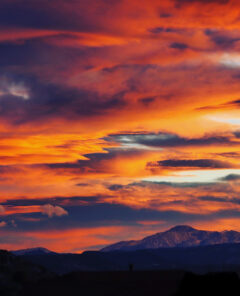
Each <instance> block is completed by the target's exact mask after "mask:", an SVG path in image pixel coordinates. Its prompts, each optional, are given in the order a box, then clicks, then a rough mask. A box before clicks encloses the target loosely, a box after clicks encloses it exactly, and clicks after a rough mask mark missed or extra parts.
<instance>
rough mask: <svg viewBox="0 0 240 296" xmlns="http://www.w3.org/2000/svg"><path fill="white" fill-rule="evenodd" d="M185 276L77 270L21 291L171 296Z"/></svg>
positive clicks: (87, 295) (91, 295)
mask: <svg viewBox="0 0 240 296" xmlns="http://www.w3.org/2000/svg"><path fill="white" fill-rule="evenodd" d="M183 277H184V272H182V271H133V272H130V271H119V272H118V271H115V272H75V273H71V274H68V275H64V276H61V277H56V278H54V279H51V280H44V281H40V282H39V283H38V284H36V283H35V284H32V285H28V286H27V287H26V288H25V289H24V290H23V291H22V294H21V295H25V296H28V295H29V296H30V295H34V296H38V295H39V296H40V295H41V296H47V295H51V296H53V295H58V296H60V295H68V296H75V295H84V296H102V295H104V296H108V295H109V296H123V295H124V296H128V295H129V296H130V295H132V296H134V295H138V296H141V295H149V296H150V295H154V296H155V295H162V296H171V295H174V294H175V293H176V292H177V289H178V287H179V285H180V283H181V281H182V279H183Z"/></svg>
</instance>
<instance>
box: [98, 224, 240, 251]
mask: <svg viewBox="0 0 240 296" xmlns="http://www.w3.org/2000/svg"><path fill="white" fill-rule="evenodd" d="M233 243H240V232H237V231H232V230H231V231H222V232H218V231H205V230H197V229H195V228H193V227H190V226H187V225H178V226H175V227H173V228H171V229H169V230H167V231H165V232H159V233H156V234H154V235H151V236H148V237H145V238H143V239H141V240H130V241H121V242H118V243H115V244H112V245H109V246H107V247H105V248H103V249H101V251H102V252H111V251H135V250H144V249H158V248H175V247H194V246H208V245H218V244H233Z"/></svg>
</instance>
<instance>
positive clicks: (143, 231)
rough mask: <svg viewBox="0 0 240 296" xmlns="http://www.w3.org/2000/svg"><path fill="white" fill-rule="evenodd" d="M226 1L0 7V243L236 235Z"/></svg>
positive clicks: (236, 171) (235, 50) (79, 246)
mask: <svg viewBox="0 0 240 296" xmlns="http://www.w3.org/2000/svg"><path fill="white" fill-rule="evenodd" d="M239 24H240V5H239V2H238V1H236V0H206V1H204V0H201V1H200V0H191V1H190V0H181V1H180V0H166V1H157V0H156V1H155V0H151V1H147V0H138V1H137V0H130V1H129V0H121V1H109V0H89V1H87V2H86V1H71V0H70V1H63V0H52V1H47V0H41V1H40V0H36V1H32V3H29V2H28V3H26V1H21V0H2V1H1V3H0V30H1V34H0V69H1V71H0V151H1V153H0V194H1V200H0V205H1V206H0V234H1V239H0V246H1V248H8V249H16V248H17V247H19V245H21V247H23V248H26V247H34V246H44V247H47V248H50V249H52V250H55V251H62V252H81V251H82V250H85V249H97V248H100V247H102V246H104V245H106V244H109V243H112V242H114V241H118V240H122V239H128V238H133V239H134V238H135V239H138V238H141V237H143V236H144V235H147V234H150V233H152V232H155V231H161V230H164V229H166V228H168V227H170V226H173V225H175V224H178V223H181V224H183V223H184V224H191V225H193V226H196V227H202V228H205V229H219V230H222V229H230V228H231V229H236V230H239V231H240V228H239V220H240V199H239V192H240V166H239V160H240V152H239V151H240V120H239V115H240V112H239V107H240V87H239V82H240V55H239V49H240V31H239Z"/></svg>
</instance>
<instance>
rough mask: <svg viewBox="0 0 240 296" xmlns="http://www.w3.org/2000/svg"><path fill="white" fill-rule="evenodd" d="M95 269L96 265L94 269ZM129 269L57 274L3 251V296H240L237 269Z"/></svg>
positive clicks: (0, 258) (0, 288) (0, 272)
mask: <svg viewBox="0 0 240 296" xmlns="http://www.w3.org/2000/svg"><path fill="white" fill-rule="evenodd" d="M70 257H71V256H70ZM57 258H58V257H57ZM71 258H72V257H71ZM73 258H76V256H74V257H73ZM91 259H92V256H91ZM71 260H72V259H71ZM92 261H93V259H92ZM54 262H56V260H55V261H54ZM64 262H65V261H64ZM67 262H69V261H67ZM88 262H89V260H88ZM39 263H40V262H39ZM93 263H94V261H93ZM98 263H99V262H98ZM71 264H74V261H71ZM96 265H97V263H96V261H95V263H94V265H93V266H95V267H96ZM99 266H100V265H99ZM78 267H79V265H76V268H78ZM223 267H226V266H223ZM99 268H100V267H99ZM128 268H129V270H127V269H125V271H124V270H122V271H74V272H70V273H65V274H57V273H55V272H53V271H51V270H48V269H47V268H46V267H45V266H42V265H41V264H36V263H33V262H30V261H28V260H26V258H22V257H21V256H20V257H19V256H15V255H13V254H11V253H10V252H7V251H0V296H48V295H49V296H55V295H56V296H61V295H64V296H75V295H81V296H135V295H137V296H143V295H144V296H145V295H146V296H158V295H159V296H190V295H191V296H198V295H199V296H200V295H201V296H203V295H204V296H205V295H211V296H214V295H218V296H219V295H226V296H231V295H240V280H239V277H238V273H237V272H238V271H239V269H238V268H237V267H236V269H235V272H215V273H205V274H203V275H200V274H194V273H190V272H185V271H181V270H176V269H175V270H174V269H171V270H161V271H160V270H145V271H141V270H139V269H135V266H134V265H133V264H129V266H128ZM208 270H210V269H208ZM211 270H212V269H211ZM222 270H224V269H223V268H222ZM229 270H232V269H229Z"/></svg>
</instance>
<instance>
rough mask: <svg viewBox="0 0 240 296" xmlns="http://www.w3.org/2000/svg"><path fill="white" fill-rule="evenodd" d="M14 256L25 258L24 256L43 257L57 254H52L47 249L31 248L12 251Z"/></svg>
mask: <svg viewBox="0 0 240 296" xmlns="http://www.w3.org/2000/svg"><path fill="white" fill-rule="evenodd" d="M11 253H13V254H14V255H17V256H23V255H43V254H56V253H55V252H52V251H50V250H48V249H46V248H41V247H38V248H31V249H22V250H16V251H12V252H11Z"/></svg>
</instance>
